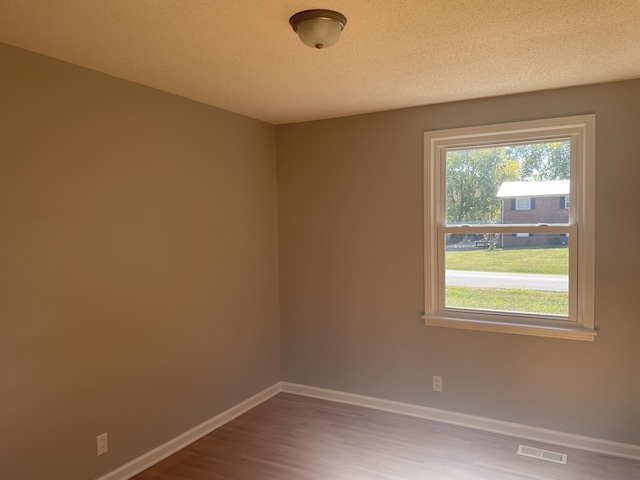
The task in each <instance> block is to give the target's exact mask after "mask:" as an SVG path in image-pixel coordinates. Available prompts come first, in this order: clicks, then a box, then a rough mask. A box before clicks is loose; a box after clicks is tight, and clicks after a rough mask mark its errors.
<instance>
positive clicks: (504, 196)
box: [424, 115, 595, 340]
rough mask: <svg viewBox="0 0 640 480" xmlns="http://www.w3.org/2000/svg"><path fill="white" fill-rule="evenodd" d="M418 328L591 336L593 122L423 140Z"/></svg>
mask: <svg viewBox="0 0 640 480" xmlns="http://www.w3.org/2000/svg"><path fill="white" fill-rule="evenodd" d="M424 150H425V162H424V173H425V181H424V189H425V192H424V193H425V194H424V199H425V210H424V212H425V221H424V232H425V238H424V249H425V252H424V253H425V314H424V319H425V323H426V324H427V325H431V326H441V327H454V328H466V329H475V330H489V331H497V332H505V333H517V334H528V335H539V336H550V337H557V338H569V339H577V340H593V338H594V335H595V330H594V318H593V293H594V239H595V230H594V204H595V199H594V193H595V192H594V190H595V188H594V185H595V181H594V180H595V179H594V167H595V160H594V155H595V116H594V115H583V116H576V117H564V118H554V119H547V120H535V121H527V122H517V123H510V124H500V125H489V126H482V127H472V128H460V129H452V130H440V131H433V132H426V133H425V135H424Z"/></svg>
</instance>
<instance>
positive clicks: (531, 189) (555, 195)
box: [497, 180, 570, 247]
mask: <svg viewBox="0 0 640 480" xmlns="http://www.w3.org/2000/svg"><path fill="white" fill-rule="evenodd" d="M569 191H570V184H569V180H550V181H542V182H503V183H502V185H501V186H500V189H499V190H498V194H497V197H498V198H500V199H501V201H502V223H503V224H534V225H536V224H540V223H548V224H558V223H560V224H562V223H568V222H569ZM500 242H501V246H503V247H517V246H525V245H565V244H566V243H567V238H566V235H565V234H538V235H533V234H527V233H522V234H520V233H514V234H511V235H507V234H504V235H503V236H502V238H501V240H500Z"/></svg>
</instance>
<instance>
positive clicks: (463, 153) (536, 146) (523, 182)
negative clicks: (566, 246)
mask: <svg viewBox="0 0 640 480" xmlns="http://www.w3.org/2000/svg"><path fill="white" fill-rule="evenodd" d="M570 145H571V144H570V142H569V141H561V142H548V143H532V144H521V145H503V146H500V147H491V148H472V149H456V150H449V151H447V153H446V199H445V202H446V221H447V224H449V225H456V224H469V225H473V224H497V223H524V224H537V223H567V222H568V212H567V206H568V202H567V201H566V200H562V201H561V199H565V198H567V197H568V195H569V189H570V182H569V178H570V149H571V147H570ZM552 203H553V205H551V204H552ZM565 205H566V206H565ZM516 211H517V212H519V213H517V214H512V213H511V212H516ZM559 211H563V213H562V214H559V213H558V212H559Z"/></svg>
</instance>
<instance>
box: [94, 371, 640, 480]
mask: <svg viewBox="0 0 640 480" xmlns="http://www.w3.org/2000/svg"><path fill="white" fill-rule="evenodd" d="M280 392H287V393H293V394H296V395H303V396H306V397H313V398H320V399H324V400H331V401H334V402H340V403H346V404H350V405H357V406H361V407H367V408H373V409H376V410H382V411H385V412H392V413H398V414H400V415H408V416H411V417H416V418H424V419H426V420H433V421H436V422H443V423H449V424H452V425H459V426H463V427H468V428H473V429H476V430H483V431H486V432H493V433H500V434H503V435H509V436H511V437H517V438H522V439H526V440H534V441H539V442H543V443H549V444H552V445H560V446H563V447H569V448H577V449H579V450H586V451H589V452H596V453H602V454H606V455H613V456H617V457H623V458H630V459H633V460H640V446H638V445H631V444H627V443H619V442H612V441H609V440H602V439H599V438H592V437H584V436H581V435H574V434H572V433H565V432H558V431H555V430H547V429H544V428H537V427H530V426H528V425H521V424H518V423H511V422H503V421H501V420H494V419H492V418H485V417H477V416H474V415H465V414H463V413H456V412H449V411H447V410H439V409H437V408H430V407H423V406H420V405H412V404H409V403H401V402H395V401H393V400H384V399H381V398H375V397H367V396H364V395H356V394H353V393H345V392H339V391H336V390H327V389H324V388H317V387H310V386H308V385H300V384H296V383H288V382H279V383H276V384H275V385H272V386H271V387H269V388H267V389H265V390H263V391H262V392H260V393H258V394H256V395H254V396H253V397H251V398H248V399H247V400H245V401H243V402H241V403H239V404H238V405H236V406H234V407H231V408H230V409H228V410H226V411H224V412H222V413H220V414H219V415H216V416H215V417H213V418H211V419H209V420H207V421H205V422H203V423H201V424H200V425H198V426H196V427H194V428H192V429H191V430H189V431H187V432H185V433H183V434H181V435H178V436H177V437H175V438H174V439H172V440H169V441H168V442H167V443H165V444H163V445H160V446H159V447H157V448H154V449H153V450H151V451H149V452H147V453H145V454H144V455H141V456H139V457H138V458H135V459H133V460H132V461H130V462H129V463H126V464H125V465H122V466H121V467H119V468H117V469H115V470H113V471H111V472H109V473H107V474H105V475H103V476H102V477H100V478H99V479H97V480H129V479H130V478H131V477H133V476H135V475H137V474H138V473H140V472H142V471H143V470H146V469H147V468H149V467H151V466H153V465H155V464H156V463H158V462H159V461H160V460H163V459H165V458H167V457H168V456H169V455H172V454H174V453H176V452H177V451H178V450H181V449H183V448H184V447H186V446H187V445H190V444H191V443H193V442H195V441H196V440H198V439H199V438H202V437H204V436H205V435H207V434H208V433H211V432H213V431H214V430H216V429H217V428H220V427H221V426H222V425H224V424H226V423H228V422H230V421H231V420H233V419H234V418H236V417H239V416H240V415H242V414H243V413H245V412H247V411H249V410H251V409H252V408H254V407H257V406H258V405H260V404H261V403H262V402H265V401H266V400H269V399H270V398H271V397H273V396H275V395H277V394H278V393H280Z"/></svg>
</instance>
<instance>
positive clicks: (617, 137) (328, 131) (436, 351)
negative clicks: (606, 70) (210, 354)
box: [277, 81, 640, 445]
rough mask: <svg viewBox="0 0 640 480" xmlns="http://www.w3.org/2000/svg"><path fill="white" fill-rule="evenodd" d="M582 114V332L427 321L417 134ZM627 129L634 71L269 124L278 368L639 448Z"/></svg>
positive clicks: (635, 193)
mask: <svg viewBox="0 0 640 480" xmlns="http://www.w3.org/2000/svg"><path fill="white" fill-rule="evenodd" d="M587 113H596V115H597V180H596V190H597V200H596V204H597V205H596V216H597V232H596V241H597V242H596V276H597V279H596V299H595V305H596V327H597V329H598V330H599V333H600V334H599V336H598V337H597V339H596V341H595V343H586V342H577V341H568V340H557V339H548V338H539V337H526V336H515V335H506V334H497V333H485V332H473V331H464V330H453V329H445V328H436V327H429V328H427V327H425V326H424V325H423V323H422V321H421V320H420V314H421V311H422V308H423V272H422V265H423V263H422V262H423V250H422V248H423V247H422V238H423V233H422V219H423V215H422V161H423V156H422V155H423V144H422V142H423V132H424V131H426V130H435V129H444V128H453V127H464V126H472V125H479V124H490V123H499V122H508V121H518V120H530V119H536V118H544V117H555V116H563V115H578V114H587ZM639 126H640V81H630V82H623V83H616V84H608V85H598V86H590V87H585V88H572V89H566V90H556V91H548V92H541V93H534V94H527V95H515V96H508V97H500V98H492V99H483V100H474V101H466V102H459V103H451V104H445V105H435V106H427V107H421V108H414V109H405V110H400V111H392V112H383V113H376V114H371V115H363V116H356V117H349V118H339V119H333V120H326V121H319V122H310V123H302V124H294V125H286V126H279V127H278V128H277V141H278V197H279V202H278V204H279V222H280V228H279V244H280V295H281V303H280V308H281V342H282V365H283V370H282V378H283V380H285V381H290V382H298V383H302V384H308V385H313V386H316V387H324V388H330V389H336V390H341V391H346V392H352V393H356V394H364V395H371V396H374V397H381V398H386V399H391V400H397V401H401V402H408V403H413V404H418V405H427V406H431V407H436V408H441V409H446V410H452V411H455V412H462V413H466V414H472V415H480V416H486V417H491V418H495V419H500V420H505V421H511V422H518V423H523V424H527V425H532V426H538V427H544V428H549V429H554V430H560V431H565V432H570V433H575V434H582V435H588V436H594V437H599V438H603V439H609V440H614V441H620V442H626V443H631V444H636V445H640V376H639V374H638V365H640V346H639V345H640V344H639V339H640V314H639V313H638V304H637V301H638V292H639V291H640V290H639V282H638V275H639V274H640V255H638V252H637V249H638V239H640V224H639V223H638V222H637V221H636V220H637V219H638V205H640V189H639V188H638V179H639V178H640V139H639V136H638V128H639ZM433 375H441V376H442V377H443V381H444V392H443V393H440V394H438V393H434V392H433V391H432V390H431V377H432V376H433Z"/></svg>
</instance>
